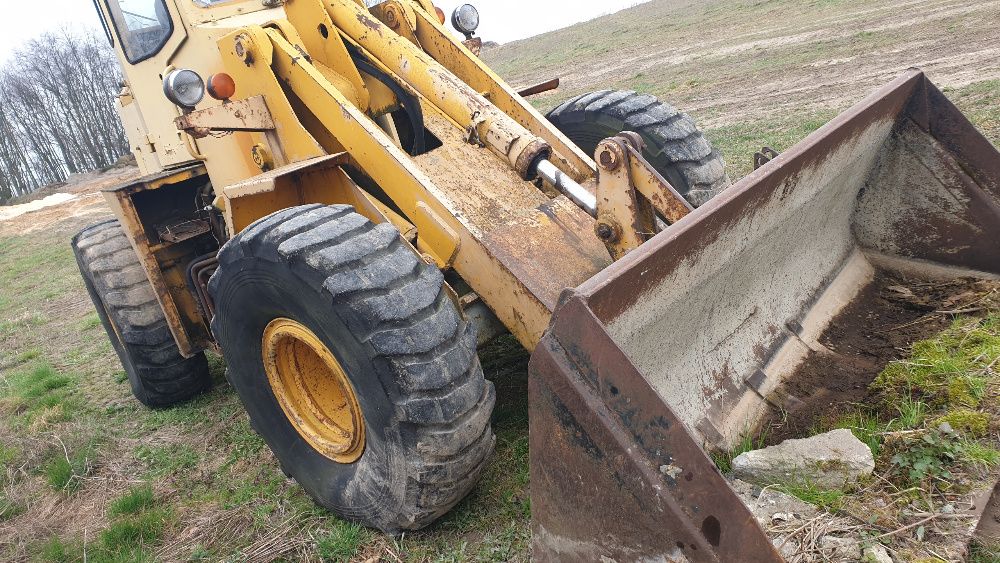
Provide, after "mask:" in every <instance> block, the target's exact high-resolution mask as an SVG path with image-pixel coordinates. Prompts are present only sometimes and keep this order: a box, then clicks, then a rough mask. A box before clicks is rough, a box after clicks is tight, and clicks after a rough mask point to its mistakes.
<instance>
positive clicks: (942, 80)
mask: <svg viewBox="0 0 1000 563" xmlns="http://www.w3.org/2000/svg"><path fill="white" fill-rule="evenodd" d="M998 20H1000V2H998V1H981V0H871V1H866V2H856V1H852V0H820V1H811V2H804V1H792V0H770V1H764V0H752V1H751V0H743V1H733V2H720V1H705V0H687V1H683V0H682V1H676V0H653V1H652V2H650V3H648V4H644V5H642V6H639V7H637V8H633V9H631V10H626V11H624V12H620V13H618V14H615V15H612V16H608V17H606V18H602V19H600V20H595V21H593V22H588V23H585V24H581V25H578V26H574V27H572V28H569V29H565V30H562V31H558V32H555V33H551V34H548V35H546V36H544V37H542V38H537V39H530V40H526V41H520V42H514V43H510V44H507V45H503V46H500V47H499V48H496V49H494V50H491V51H488V54H487V59H488V60H489V61H490V62H491V63H492V64H494V65H496V66H497V68H499V69H500V70H501V72H502V73H503V74H504V75H505V76H507V77H508V78H509V79H510V80H511V81H512V82H513V83H514V84H516V85H518V86H526V85H531V84H537V83H540V82H543V81H545V80H548V79H551V78H553V77H555V76H560V77H562V87H561V89H560V90H559V91H558V92H555V93H551V94H548V95H547V96H544V97H540V98H537V99H538V100H539V105H543V106H551V105H555V102H556V101H557V100H561V99H565V98H567V97H570V96H573V95H577V94H580V93H584V92H590V91H594V90H600V89H606V88H631V89H639V90H644V91H648V92H650V93H652V94H655V95H658V96H660V97H661V98H662V99H664V100H665V101H667V102H669V103H673V104H674V105H677V106H678V107H680V108H682V109H683V110H684V111H686V112H688V113H690V114H691V115H694V116H697V117H698V119H699V121H700V123H701V125H702V126H703V127H704V128H707V129H711V128H715V127H720V126H724V125H729V124H733V123H742V122H747V121H751V120H756V119H767V118H772V117H775V116H782V115H787V114H789V113H798V112H800V111H803V110H806V109H808V110H817V109H832V110H839V109H842V108H844V107H846V106H848V105H850V104H852V103H854V102H856V101H858V100H860V99H861V98H862V97H864V96H865V95H867V94H868V93H870V92H871V91H873V90H875V89H876V88H878V87H879V86H881V85H883V84H885V83H886V82H888V81H890V80H892V79H893V78H894V77H895V76H897V75H898V74H899V73H900V72H902V71H904V70H905V69H907V68H911V67H918V68H921V69H923V70H924V71H926V72H927V73H928V74H929V75H930V76H931V78H932V79H933V80H934V81H935V82H936V83H937V84H939V85H941V86H943V87H955V88H957V87H962V86H966V85H968V84H970V83H973V82H981V81H985V80H991V79H997V78H1000V45H998V44H997V41H996V27H995V24H996V22H997V21H998ZM584 59H586V60H587V62H586V64H578V63H579V62H581V61H582V60H584ZM569 61H573V62H574V63H577V64H567V63H568V62H569Z"/></svg>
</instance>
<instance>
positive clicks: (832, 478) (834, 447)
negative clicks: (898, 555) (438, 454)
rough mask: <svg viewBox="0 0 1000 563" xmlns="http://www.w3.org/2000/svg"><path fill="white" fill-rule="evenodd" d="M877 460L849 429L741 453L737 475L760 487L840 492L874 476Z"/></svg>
mask: <svg viewBox="0 0 1000 563" xmlns="http://www.w3.org/2000/svg"><path fill="white" fill-rule="evenodd" d="M874 469H875V458H874V456H872V451H871V449H869V448H868V446H867V445H865V443H864V442H862V441H861V440H858V439H857V438H855V437H854V434H853V433H851V431H850V430H847V429H839V430H834V431H832V432H827V433H825V434H820V435H818V436H813V437H811V438H805V439H801V440H785V441H784V442H782V443H780V444H778V445H777V446H770V447H768V448H764V449H762V450H754V451H750V452H746V453H743V454H740V455H739V456H737V457H736V459H734V460H733V476H734V477H736V478H737V479H742V480H744V481H748V482H750V483H754V484H756V485H761V486H765V487H766V486H768V485H775V484H780V485H804V484H808V485H811V486H814V487H817V488H820V489H840V488H843V487H844V486H845V485H847V484H849V483H853V482H855V481H856V480H857V479H858V478H859V477H863V476H867V475H871V474H872V471H874Z"/></svg>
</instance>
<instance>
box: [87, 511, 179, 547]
mask: <svg viewBox="0 0 1000 563" xmlns="http://www.w3.org/2000/svg"><path fill="white" fill-rule="evenodd" d="M168 515H169V513H168V512H167V511H165V510H150V511H145V512H142V513H140V514H138V515H135V516H131V517H129V518H124V519H121V520H118V521H116V522H114V523H112V524H111V525H110V526H108V528H107V529H106V530H104V531H102V532H101V544H102V545H103V547H104V549H105V550H107V551H108V552H109V553H112V554H132V553H135V551H136V550H138V549H140V548H142V547H148V546H150V545H152V544H155V543H157V542H159V541H160V539H161V538H162V537H163V530H164V528H165V526H166V519H167V517H168Z"/></svg>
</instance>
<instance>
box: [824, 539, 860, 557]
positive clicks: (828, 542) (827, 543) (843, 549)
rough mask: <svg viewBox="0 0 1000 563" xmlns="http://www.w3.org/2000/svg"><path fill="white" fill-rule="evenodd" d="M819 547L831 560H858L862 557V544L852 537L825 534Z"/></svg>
mask: <svg viewBox="0 0 1000 563" xmlns="http://www.w3.org/2000/svg"><path fill="white" fill-rule="evenodd" d="M819 548H820V549H821V550H822V551H823V555H825V556H826V557H827V558H828V559H829V560H830V561H858V560H860V559H861V544H860V543H858V542H857V541H856V540H852V539H850V538H838V537H836V536H823V537H821V538H820V539H819Z"/></svg>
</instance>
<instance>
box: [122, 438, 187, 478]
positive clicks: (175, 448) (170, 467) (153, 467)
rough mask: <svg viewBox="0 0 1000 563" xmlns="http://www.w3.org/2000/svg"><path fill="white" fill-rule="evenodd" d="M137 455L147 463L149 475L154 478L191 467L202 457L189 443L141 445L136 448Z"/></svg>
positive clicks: (174, 473) (173, 473)
mask: <svg viewBox="0 0 1000 563" xmlns="http://www.w3.org/2000/svg"><path fill="white" fill-rule="evenodd" d="M135 457H136V458H137V459H139V460H142V461H144V462H145V463H146V466H147V467H148V469H147V476H148V477H150V478H154V479H155V478H160V477H163V476H166V475H176V474H178V473H181V472H183V471H184V470H186V469H191V468H193V467H194V466H196V465H198V461H199V460H200V459H201V456H200V455H199V454H198V452H197V451H195V449H194V448H192V447H191V446H189V445H187V444H167V445H164V446H145V445H144V446H139V447H138V448H136V450H135Z"/></svg>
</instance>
